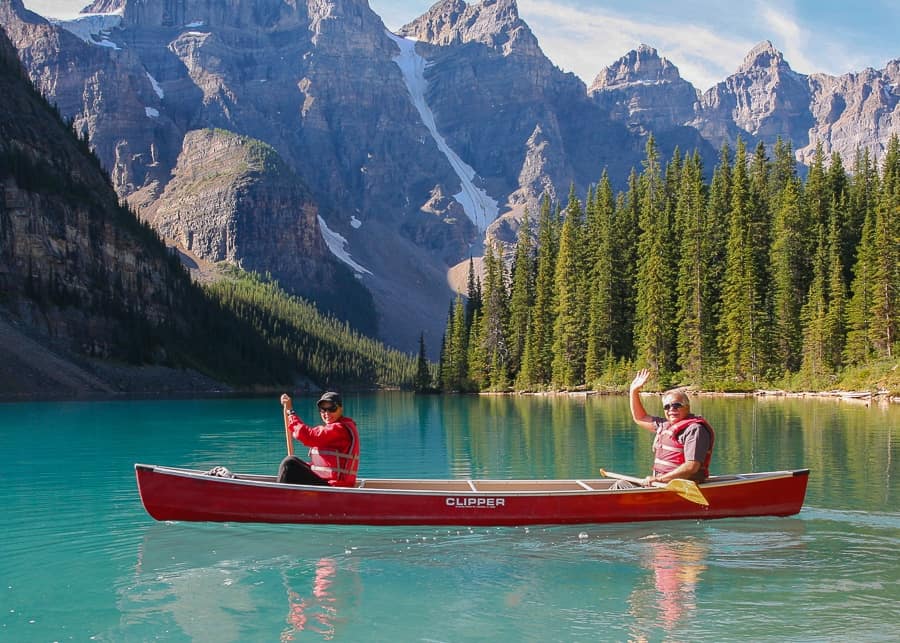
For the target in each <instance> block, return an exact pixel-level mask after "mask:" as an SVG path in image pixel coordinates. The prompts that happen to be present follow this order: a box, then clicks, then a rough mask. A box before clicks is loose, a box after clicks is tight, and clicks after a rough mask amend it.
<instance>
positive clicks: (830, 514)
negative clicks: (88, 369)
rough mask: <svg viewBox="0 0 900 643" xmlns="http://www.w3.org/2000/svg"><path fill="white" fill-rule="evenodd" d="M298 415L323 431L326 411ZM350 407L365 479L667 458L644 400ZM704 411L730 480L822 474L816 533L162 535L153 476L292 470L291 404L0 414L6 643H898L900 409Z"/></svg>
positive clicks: (186, 403)
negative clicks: (640, 421)
mask: <svg viewBox="0 0 900 643" xmlns="http://www.w3.org/2000/svg"><path fill="white" fill-rule="evenodd" d="M645 404H646V406H647V408H648V410H650V411H651V412H653V413H658V412H659V411H660V409H659V408H658V407H659V401H658V399H655V398H652V397H651V398H648V399H647V400H646V401H645ZM295 406H296V408H297V409H298V411H299V412H300V413H301V415H304V414H305V415H304V416H305V417H307V418H308V417H310V415H311V413H312V412H313V411H314V403H313V399H298V400H296V401H295ZM345 407H346V411H347V413H348V414H349V415H351V416H353V417H354V418H355V419H356V420H357V422H358V423H359V426H360V431H361V441H362V452H363V461H362V465H361V468H360V475H361V476H363V477H429V478H440V477H490V478H556V477H595V476H596V475H597V470H598V469H599V468H601V467H603V468H606V469H609V470H612V471H618V472H621V473H631V474H641V473H643V472H644V471H645V470H646V469H647V467H648V466H649V462H650V437H651V436H650V435H649V433H647V434H645V433H644V432H642V431H639V430H638V429H636V428H635V427H634V425H633V424H632V423H631V421H630V415H629V412H628V407H627V400H626V399H625V398H624V397H600V396H597V397H590V398H587V399H569V398H541V397H537V398H536V397H526V398H508V397H446V398H444V397H416V396H413V395H407V394H400V393H396V394H379V395H365V396H345ZM694 411H695V412H699V413H702V414H703V415H704V416H706V417H707V418H708V419H709V420H710V421H711V422H712V424H713V426H714V427H715V428H716V429H717V443H716V444H717V448H716V453H715V455H714V459H713V466H712V470H713V472H714V473H739V472H749V471H767V470H776V469H786V468H805V467H808V468H810V469H811V476H810V484H809V489H808V491H807V497H806V503H805V505H804V508H803V510H802V511H801V512H800V514H798V515H797V516H793V517H789V518H761V519H756V518H747V519H731V520H717V521H708V522H698V521H676V522H652V523H636V524H629V525H577V526H565V527H553V526H548V527H530V528H483V527H482V528H474V529H469V528H466V527H462V526H461V527H454V528H447V527H443V528H438V527H346V526H344V527H331V526H303V525H293V526H289V525H284V526H281V525H242V524H201V523H158V522H155V521H154V520H153V519H151V518H150V517H149V516H148V515H147V514H146V513H145V512H144V510H143V508H142V506H141V504H140V499H139V497H138V493H137V488H136V486H135V481H134V471H133V466H134V463H135V462H144V463H148V464H165V465H172V466H187V467H196V468H209V467H212V466H215V465H224V466H226V467H228V468H230V469H232V470H235V471H242V472H253V473H274V472H275V470H276V469H277V466H278V462H279V461H280V459H281V458H282V457H283V455H284V453H285V441H284V432H283V426H282V419H281V414H280V407H279V405H278V401H277V399H276V398H273V399H217V400H175V401H109V402H44V403H14V404H0V436H2V439H3V451H2V455H0V462H2V466H0V507H2V512H0V581H2V582H0V597H2V602H0V606H2V610H0V640H2V641H16V642H18V641H27V642H30V641H116V642H119V641H216V642H226V641H304V640H305V641H319V640H336V641H566V642H568V641H738V640H740V641H896V640H898V638H897V632H898V631H900V553H898V552H900V481H898V476H900V464H898V463H900V449H898V444H900V407H898V405H889V406H878V405H865V404H861V403H850V402H841V401H836V400H821V399H731V398H699V399H697V400H695V401H694ZM298 452H300V453H302V452H303V449H302V448H299V447H298Z"/></svg>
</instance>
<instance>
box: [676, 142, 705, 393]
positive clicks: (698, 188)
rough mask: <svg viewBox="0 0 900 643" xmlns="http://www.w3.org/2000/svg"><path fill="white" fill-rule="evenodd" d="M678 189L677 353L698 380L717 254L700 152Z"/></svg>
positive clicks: (688, 372) (683, 366) (688, 373)
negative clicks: (713, 267)
mask: <svg viewBox="0 0 900 643" xmlns="http://www.w3.org/2000/svg"><path fill="white" fill-rule="evenodd" d="M678 191H679V192H678V199H677V206H676V209H675V224H676V227H677V229H678V233H677V237H678V238H680V239H681V243H680V244H679V248H680V255H679V265H678V282H677V293H678V299H677V306H676V320H677V322H678V339H677V342H678V344H677V345H678V356H679V364H680V367H681V370H682V371H683V372H684V374H685V375H686V376H687V377H688V378H689V379H690V380H691V381H693V382H697V383H699V382H701V381H702V379H703V376H704V360H705V357H706V354H707V353H708V350H709V345H710V343H711V342H710V339H711V335H710V330H711V329H710V328H709V324H710V319H711V317H712V302H711V301H710V298H709V295H710V292H711V287H710V284H709V282H708V280H709V277H710V275H709V273H710V258H711V257H712V256H714V249H713V248H712V247H711V246H710V244H711V243H712V242H713V239H714V237H713V236H712V235H710V234H709V232H710V225H709V222H708V220H707V216H708V214H709V212H708V210H707V208H706V198H705V194H704V186H703V168H702V166H701V163H700V156H699V154H697V153H695V154H694V156H693V157H692V158H690V159H688V160H687V161H686V162H685V164H684V166H683V168H682V170H681V184H680V185H679V188H678Z"/></svg>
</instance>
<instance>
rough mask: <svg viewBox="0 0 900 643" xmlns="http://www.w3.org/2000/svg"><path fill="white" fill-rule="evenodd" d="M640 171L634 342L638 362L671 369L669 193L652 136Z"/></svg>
mask: <svg viewBox="0 0 900 643" xmlns="http://www.w3.org/2000/svg"><path fill="white" fill-rule="evenodd" d="M643 165H644V171H643V173H642V174H641V209H640V222H639V224H640V236H639V238H638V264H637V270H638V272H637V299H636V324H635V344H636V347H637V353H638V361H639V362H640V363H644V364H647V365H649V366H650V367H652V368H654V369H657V370H662V371H669V370H670V369H671V368H672V366H673V358H674V345H673V341H672V335H673V329H674V323H673V315H672V306H671V303H672V298H671V293H672V291H673V286H674V279H673V275H674V273H675V271H674V270H673V268H672V253H671V248H672V247H673V245H677V243H675V244H673V243H672V241H673V239H672V230H671V228H670V227H669V225H668V220H667V213H666V207H667V203H666V192H665V189H664V184H663V181H662V170H661V167H660V160H659V153H658V152H657V149H656V143H655V141H654V139H653V137H652V136H651V137H650V138H649V139H648V141H647V145H646V149H645V158H644V161H643Z"/></svg>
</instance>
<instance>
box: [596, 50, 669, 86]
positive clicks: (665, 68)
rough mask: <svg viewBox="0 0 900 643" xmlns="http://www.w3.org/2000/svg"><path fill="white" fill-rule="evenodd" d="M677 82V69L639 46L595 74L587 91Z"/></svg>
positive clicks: (655, 52) (652, 51)
mask: <svg viewBox="0 0 900 643" xmlns="http://www.w3.org/2000/svg"><path fill="white" fill-rule="evenodd" d="M678 80H681V74H679V73H678V67H676V66H675V65H673V64H672V63H671V62H669V61H668V60H667V59H666V58H662V57H660V55H659V53H657V51H656V49H654V48H653V47H650V46H649V45H641V46H640V47H638V48H637V49H632V50H631V51H629V52H628V53H627V54H625V55H624V56H622V57H621V58H619V60H617V61H616V62H614V63H613V64H612V65H610V66H609V67H606V68H605V69H603V70H602V71H601V72H600V73H599V74H597V77H596V78H594V82H593V84H592V85H591V87H590V89H589V90H588V91H591V92H593V91H596V90H599V89H605V88H610V87H621V86H623V85H628V84H631V83H658V82H675V81H678Z"/></svg>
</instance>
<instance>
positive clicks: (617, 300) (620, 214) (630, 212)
mask: <svg viewBox="0 0 900 643" xmlns="http://www.w3.org/2000/svg"><path fill="white" fill-rule="evenodd" d="M640 213H641V180H640V175H639V174H638V173H637V171H636V170H634V169H632V171H631V174H629V176H628V191H627V192H626V193H625V194H624V195H621V196H620V197H619V198H617V200H616V216H615V219H614V225H613V234H612V238H613V244H612V245H613V247H614V248H615V249H616V251H615V254H614V259H615V285H614V288H613V297H614V306H613V310H614V311H615V316H616V321H615V323H614V324H613V329H614V330H613V354H614V355H616V356H617V357H619V358H622V359H629V360H631V359H634V357H635V353H636V351H637V348H636V345H635V329H636V327H637V321H636V320H637V273H638V237H639V234H640Z"/></svg>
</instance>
